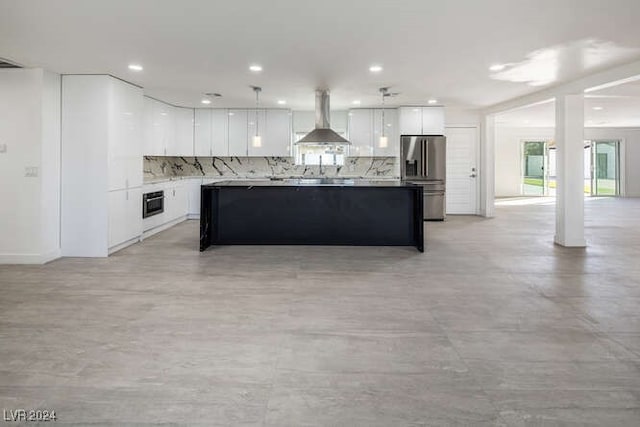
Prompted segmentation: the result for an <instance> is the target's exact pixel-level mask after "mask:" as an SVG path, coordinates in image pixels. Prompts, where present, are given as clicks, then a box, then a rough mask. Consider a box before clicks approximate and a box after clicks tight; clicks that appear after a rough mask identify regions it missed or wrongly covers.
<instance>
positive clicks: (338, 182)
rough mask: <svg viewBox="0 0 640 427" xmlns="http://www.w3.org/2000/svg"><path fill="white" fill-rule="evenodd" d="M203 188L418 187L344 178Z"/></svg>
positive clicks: (229, 183) (221, 184)
mask: <svg viewBox="0 0 640 427" xmlns="http://www.w3.org/2000/svg"><path fill="white" fill-rule="evenodd" d="M203 187H212V188H214V187H376V188H381V187H382V188H394V187H397V188H407V187H418V185H417V184H412V183H409V182H404V181H396V180H393V181H392V180H388V181H370V180H365V179H343V178H309V179H306V178H303V179H283V180H264V181H221V182H214V183H212V184H207V185H203Z"/></svg>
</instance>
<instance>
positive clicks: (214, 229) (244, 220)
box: [200, 179, 424, 252]
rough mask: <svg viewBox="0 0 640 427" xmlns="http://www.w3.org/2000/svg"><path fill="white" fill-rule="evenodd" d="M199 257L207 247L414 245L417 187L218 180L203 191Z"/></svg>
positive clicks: (417, 241)
mask: <svg viewBox="0 0 640 427" xmlns="http://www.w3.org/2000/svg"><path fill="white" fill-rule="evenodd" d="M201 193H202V198H201V204H200V251H204V250H205V249H207V248H208V247H209V246H211V245H358V246H415V247H416V248H417V249H418V250H419V251H420V252H423V251H424V225H423V219H422V218H423V212H422V210H423V203H422V200H423V194H422V187H420V186H418V185H414V184H410V183H404V182H398V181H365V180H348V179H292V180H282V181H223V182H217V183H213V184H209V185H203V186H202V188H201Z"/></svg>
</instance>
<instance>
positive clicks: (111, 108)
mask: <svg viewBox="0 0 640 427" xmlns="http://www.w3.org/2000/svg"><path fill="white" fill-rule="evenodd" d="M131 87H132V86H131V85H129V84H126V83H121V84H119V83H113V82H112V84H110V85H109V100H108V115H109V117H108V121H109V141H108V144H107V147H108V153H109V165H108V168H109V187H108V189H109V190H122V189H127V188H130V187H139V186H141V185H142V144H141V141H142V121H143V112H144V107H143V98H142V96H141V93H140V91H134V90H132V89H131Z"/></svg>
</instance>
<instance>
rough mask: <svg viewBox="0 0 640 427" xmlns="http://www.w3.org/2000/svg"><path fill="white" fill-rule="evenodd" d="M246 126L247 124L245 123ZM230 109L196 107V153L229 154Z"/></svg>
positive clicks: (201, 154)
mask: <svg viewBox="0 0 640 427" xmlns="http://www.w3.org/2000/svg"><path fill="white" fill-rule="evenodd" d="M245 126H246V124H245ZM228 131H229V111H228V110H226V109H215V110H214V109H210V108H207V109H200V108H199V109H196V110H195V118H194V155H195V156H218V157H226V156H228V155H229V134H228Z"/></svg>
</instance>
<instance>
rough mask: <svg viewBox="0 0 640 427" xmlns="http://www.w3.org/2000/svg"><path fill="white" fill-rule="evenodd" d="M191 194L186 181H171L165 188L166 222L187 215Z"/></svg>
mask: <svg viewBox="0 0 640 427" xmlns="http://www.w3.org/2000/svg"><path fill="white" fill-rule="evenodd" d="M188 197H189V195H188V192H187V188H186V185H185V182H184V181H182V180H181V181H170V182H168V183H167V185H166V186H165V189H164V219H165V222H169V221H173V220H176V219H178V218H180V217H184V216H186V215H187V211H188V209H189V199H188Z"/></svg>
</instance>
